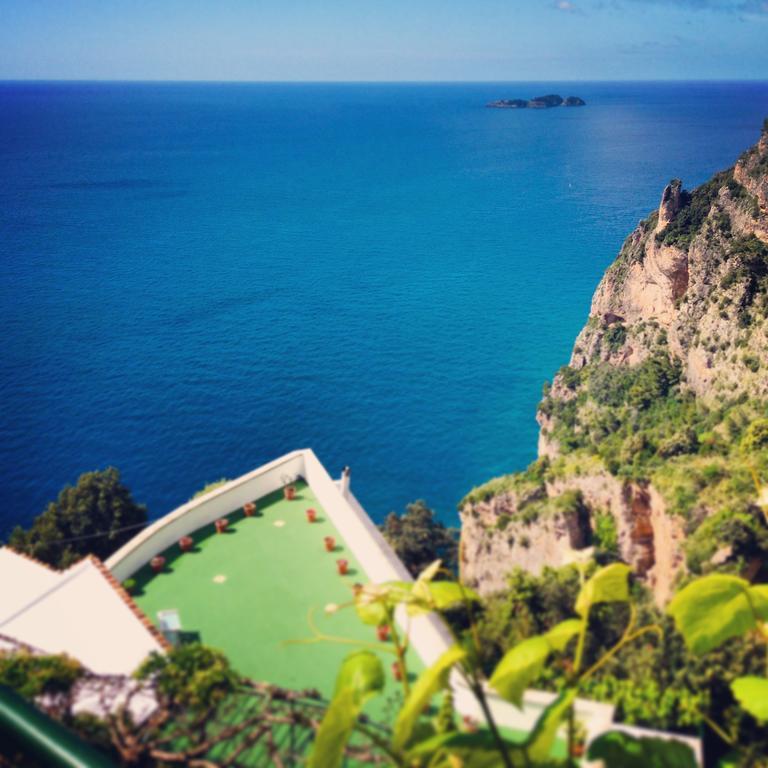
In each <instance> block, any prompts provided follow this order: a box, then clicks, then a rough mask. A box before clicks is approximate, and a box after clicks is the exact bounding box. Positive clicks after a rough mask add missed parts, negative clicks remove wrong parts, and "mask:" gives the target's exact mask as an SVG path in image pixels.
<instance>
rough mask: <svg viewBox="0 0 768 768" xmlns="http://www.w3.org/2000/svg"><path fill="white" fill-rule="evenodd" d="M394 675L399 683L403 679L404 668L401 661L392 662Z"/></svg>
mask: <svg viewBox="0 0 768 768" xmlns="http://www.w3.org/2000/svg"><path fill="white" fill-rule="evenodd" d="M392 676H393V677H394V678H395V680H397V682H398V683H399V682H400V681H401V680H402V679H403V668H402V666H401V665H400V662H399V661H393V662H392Z"/></svg>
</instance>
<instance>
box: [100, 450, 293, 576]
mask: <svg viewBox="0 0 768 768" xmlns="http://www.w3.org/2000/svg"><path fill="white" fill-rule="evenodd" d="M297 475H302V476H303V475H304V452H303V451H295V452H294V453H289V454H287V455H285V456H283V457H282V458H280V459H276V460H275V461H273V462H270V463H269V464H265V465H264V466H263V467H259V468H258V469H255V470H254V471H253V472H250V473H249V474H247V475H243V476H242V477H239V478H237V480H232V481H231V482H229V483H226V484H225V485H222V486H221V487H220V488H217V489H216V490H214V491H211V493H207V494H205V496H201V497H200V498H197V499H193V500H192V501H189V502H187V503H186V504H182V505H181V506H180V507H178V508H177V509H175V510H173V512H169V513H168V514H167V515H165V516H164V517H161V518H160V519H159V520H156V521H155V522H154V523H152V524H151V525H150V526H148V527H147V528H145V529H144V530H143V531H142V532H141V533H139V534H138V535H136V536H134V537H133V538H132V539H131V540H130V541H129V542H128V543H127V544H125V546H123V547H121V548H120V549H119V550H118V551H117V552H115V553H114V554H113V555H112V556H111V557H110V558H109V559H108V560H107V561H106V566H107V568H109V570H110V571H112V573H113V574H114V576H115V578H116V579H118V581H124V580H125V579H127V578H128V577H129V576H132V575H133V574H134V573H136V571H138V570H139V568H141V567H142V566H143V565H145V564H146V563H148V562H149V561H150V560H151V559H152V558H153V557H154V556H155V555H157V554H160V552H163V551H164V550H166V549H168V547H170V546H173V545H174V544H175V543H176V542H177V541H178V540H179V539H180V538H181V537H182V536H187V535H188V534H190V533H192V532H193V531H196V530H198V529H199V528H202V527H203V526H205V525H210V524H211V523H213V521H214V520H216V519H218V518H220V517H223V516H224V515H227V514H229V513H231V512H232V510H234V509H237V508H238V507H241V506H242V505H243V504H245V503H246V502H248V501H254V500H255V499H258V498H260V497H262V496H266V495H267V494H269V493H272V492H274V491H276V490H278V489H279V488H281V487H282V486H283V484H284V480H283V478H285V477H286V476H290V477H291V478H294V477H296V476H297Z"/></svg>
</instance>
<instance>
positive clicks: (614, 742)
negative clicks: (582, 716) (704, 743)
mask: <svg viewBox="0 0 768 768" xmlns="http://www.w3.org/2000/svg"><path fill="white" fill-rule="evenodd" d="M587 757H588V758H589V759H590V760H602V761H603V763H604V764H605V767H606V768H696V766H697V762H696V757H695V755H694V754H693V750H692V749H691V748H690V747H689V746H688V745H687V744H684V743H683V742H682V741H675V740H674V739H653V738H642V739H639V738H636V737H635V736H630V735H629V734H628V733H623V732H621V731H609V732H608V733H604V734H602V735H601V736H598V737H597V738H596V739H595V740H594V741H593V742H592V743H591V744H590V745H589V750H588V752H587Z"/></svg>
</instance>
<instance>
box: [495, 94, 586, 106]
mask: <svg viewBox="0 0 768 768" xmlns="http://www.w3.org/2000/svg"><path fill="white" fill-rule="evenodd" d="M586 104H587V102H586V101H584V99H582V98H579V97H578V96H568V97H566V98H565V99H564V98H563V97H562V96H560V95H558V94H556V93H550V94H547V95H546V96H536V97H535V98H533V99H528V100H527V101H526V100H525V99H499V100H498V101H492V102H490V103H489V104H486V106H487V107H491V108H493V109H550V108H551V107H584V106H586Z"/></svg>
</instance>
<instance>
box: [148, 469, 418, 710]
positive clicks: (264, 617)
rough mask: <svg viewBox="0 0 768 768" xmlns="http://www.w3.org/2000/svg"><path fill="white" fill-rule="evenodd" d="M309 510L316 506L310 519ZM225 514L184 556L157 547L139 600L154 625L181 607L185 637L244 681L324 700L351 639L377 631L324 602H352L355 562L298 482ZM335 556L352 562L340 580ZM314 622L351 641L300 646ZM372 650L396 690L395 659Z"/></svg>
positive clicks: (367, 638) (358, 577) (369, 639)
mask: <svg viewBox="0 0 768 768" xmlns="http://www.w3.org/2000/svg"><path fill="white" fill-rule="evenodd" d="M310 507H312V508H314V509H315V510H316V511H317V522H315V523H311V524H310V523H308V522H307V519H306V510H307V509H308V508H310ZM227 519H228V520H229V529H228V531H227V532H226V533H223V534H217V533H216V531H215V528H214V526H213V525H208V526H205V527H204V528H202V529H200V530H198V531H196V532H195V533H194V534H192V538H193V539H194V540H195V547H194V549H193V551H191V552H187V553H182V552H181V550H180V549H179V547H178V545H174V546H173V547H171V548H169V549H168V550H167V551H166V552H164V553H163V554H164V556H165V558H166V567H165V570H164V571H163V572H162V573H160V574H157V575H156V574H154V573H152V571H151V570H150V568H149V567H148V566H146V567H144V568H142V569H141V570H140V571H139V572H138V573H137V574H135V576H134V578H135V580H136V583H137V588H136V589H135V590H134V599H135V601H136V603H137V604H138V605H139V607H140V608H141V609H142V610H143V611H144V612H145V613H146V614H147V616H148V617H149V618H150V619H151V620H152V621H153V622H155V623H157V613H158V611H161V610H165V609H176V610H178V611H179V615H180V618H181V625H182V630H183V633H184V636H185V639H189V640H192V639H194V640H200V641H201V642H203V643H205V644H206V645H210V646H212V647H214V648H219V649H221V650H223V651H224V652H225V653H226V654H227V656H228V657H229V659H230V661H231V663H232V666H233V667H234V668H235V669H236V670H237V671H238V672H240V673H241V674H243V675H245V676H246V677H249V678H251V679H253V680H266V681H268V682H271V683H275V684H277V685H280V686H283V687H286V688H293V689H307V688H315V689H317V690H319V691H320V693H321V694H323V695H324V696H326V697H330V696H331V694H332V693H333V687H334V683H335V680H336V673H337V671H338V669H339V666H340V664H341V662H342V660H343V659H344V657H345V656H346V655H347V654H349V653H350V652H352V651H354V650H356V649H357V648H359V647H360V646H359V645H355V644H354V643H355V641H358V642H363V643H373V644H377V643H378V640H377V637H376V629H375V627H371V626H366V625H364V624H362V623H361V622H360V620H359V619H358V618H357V614H356V613H355V610H354V608H353V607H351V606H349V607H346V608H343V609H342V610H339V611H338V612H336V613H332V614H329V613H326V611H325V608H326V606H328V605H329V604H336V605H339V606H341V605H342V604H345V603H349V602H350V601H351V599H352V585H353V584H355V583H356V582H360V583H366V582H367V581H368V579H367V577H366V575H365V572H364V570H363V569H362V567H361V566H360V563H358V562H357V560H356V559H355V558H354V556H353V555H352V553H351V552H350V551H349V549H348V548H347V546H346V543H345V542H344V539H343V537H342V536H341V534H340V533H339V531H338V530H337V529H336V527H335V526H334V525H333V524H332V523H331V521H330V520H329V519H328V517H327V516H326V515H325V513H324V511H323V509H322V507H321V506H320V504H319V503H318V501H317V499H316V498H315V496H314V495H313V494H312V491H311V490H310V488H309V487H308V486H307V485H306V484H304V483H302V482H299V483H296V498H295V499H294V500H293V501H286V500H285V499H284V498H283V494H282V491H280V492H278V493H274V494H271V495H269V496H267V497H265V498H262V499H259V500H258V501H257V513H256V516H254V517H250V518H248V517H245V516H244V515H243V513H242V510H235V511H233V512H232V513H231V514H228V515H227ZM276 523H283V525H276ZM325 536H333V537H334V538H335V539H336V549H335V551H334V552H326V551H325V546H324V543H323V538H324V537H325ZM340 558H344V559H346V560H348V561H349V573H348V575H346V576H340V575H339V574H338V572H337V568H336V560H337V559H340ZM221 577H224V580H223V581H222V579H221ZM216 579H218V580H216ZM311 621H313V622H314V624H315V626H316V628H317V629H318V630H319V631H320V632H322V633H323V634H325V635H330V636H333V637H334V638H343V639H344V640H346V641H348V642H345V643H337V642H330V641H326V640H322V641H315V642H310V643H307V642H306V641H307V640H311V639H312V638H313V632H312V628H311V624H310V622H311ZM291 641H302V642H298V643H297V642H291ZM349 641H352V642H351V643H350V642H349ZM379 655H380V657H381V659H382V662H383V663H384V665H385V668H386V671H387V675H388V676H389V680H388V683H387V687H386V693H388V694H393V693H394V692H395V691H396V689H397V686H396V684H395V681H394V679H393V678H392V673H391V665H392V662H393V661H394V655H392V654H390V653H387V652H382V653H380V654H379ZM408 661H409V669H410V670H411V672H412V674H413V673H418V672H420V671H421V670H422V669H423V665H422V664H421V663H420V660H419V659H418V658H417V657H416V656H415V654H413V653H410V654H409V659H408ZM383 704H385V702H381V703H380V705H379V706H374V707H372V711H371V714H372V715H373V716H374V717H375V716H376V715H379V716H381V715H384V714H386V713H385V711H384V709H383V708H382V705H383ZM376 710H378V711H376Z"/></svg>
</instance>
